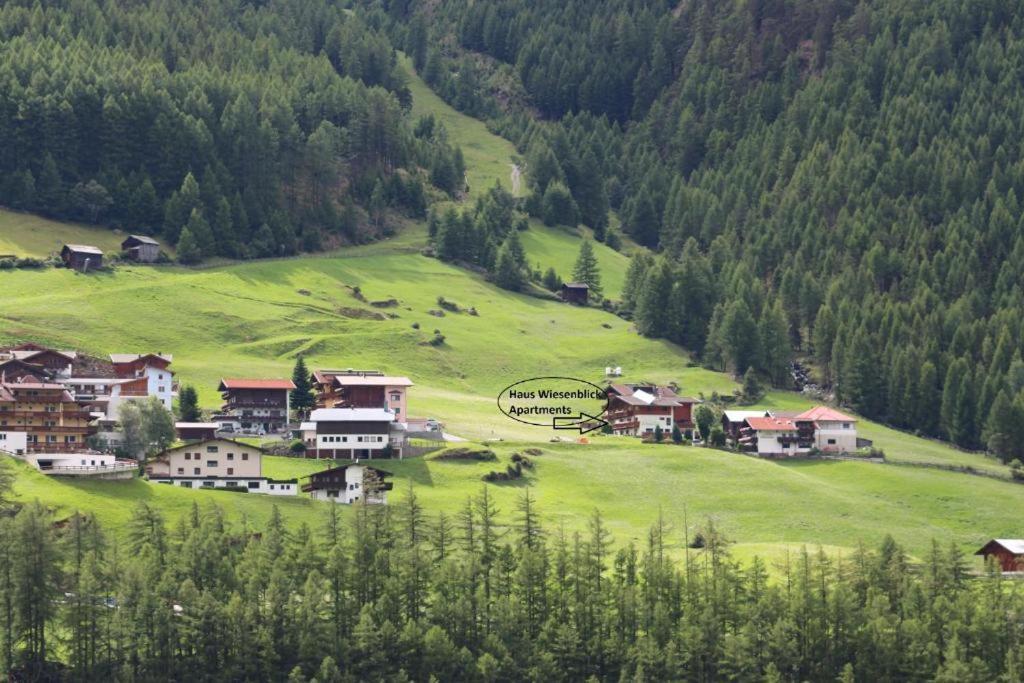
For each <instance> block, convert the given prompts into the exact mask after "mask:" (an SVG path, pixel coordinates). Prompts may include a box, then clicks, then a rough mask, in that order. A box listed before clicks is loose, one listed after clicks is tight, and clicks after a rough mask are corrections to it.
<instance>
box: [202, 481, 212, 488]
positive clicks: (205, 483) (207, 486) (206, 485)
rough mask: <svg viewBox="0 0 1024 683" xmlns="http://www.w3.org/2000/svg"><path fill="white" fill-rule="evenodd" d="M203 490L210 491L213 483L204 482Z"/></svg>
mask: <svg viewBox="0 0 1024 683" xmlns="http://www.w3.org/2000/svg"><path fill="white" fill-rule="evenodd" d="M203 488H204V489H212V488H213V482H212V481H204V482H203Z"/></svg>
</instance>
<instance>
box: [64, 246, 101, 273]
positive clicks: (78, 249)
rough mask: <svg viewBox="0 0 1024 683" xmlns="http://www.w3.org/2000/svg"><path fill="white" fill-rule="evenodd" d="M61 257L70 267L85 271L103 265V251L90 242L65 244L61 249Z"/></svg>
mask: <svg viewBox="0 0 1024 683" xmlns="http://www.w3.org/2000/svg"><path fill="white" fill-rule="evenodd" d="M60 258H61V260H62V261H64V265H66V266H67V267H68V268H74V269H75V270H80V271H82V272H83V273H84V272H86V271H89V270H95V269H96V268H102V267H103V252H102V251H101V250H100V249H99V247H93V246H90V245H88V244H65V245H64V248H63V249H61V250H60Z"/></svg>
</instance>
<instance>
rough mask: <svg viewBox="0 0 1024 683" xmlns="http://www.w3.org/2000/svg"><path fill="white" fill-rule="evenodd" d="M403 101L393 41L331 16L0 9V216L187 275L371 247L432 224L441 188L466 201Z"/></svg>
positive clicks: (32, 6)
mask: <svg viewBox="0 0 1024 683" xmlns="http://www.w3.org/2000/svg"><path fill="white" fill-rule="evenodd" d="M409 100H410V96H409V93H408V90H407V88H406V87H405V84H404V76H403V74H402V72H401V71H400V69H399V68H398V65H397V61H396V56H395V53H394V50H393V49H392V47H391V45H390V43H389V42H388V39H387V38H386V37H385V36H383V35H381V34H380V33H379V32H377V31H375V30H373V29H371V28H370V27H368V26H366V25H365V24H364V23H363V22H362V21H361V20H360V19H359V18H358V17H356V16H354V15H352V14H349V13H347V12H345V11H344V10H343V9H341V8H340V7H339V6H338V5H337V4H335V3H331V2H326V1H325V0H315V1H313V2H302V3H295V2H279V3H278V2H275V3H269V4H264V3H252V4H250V3H239V2H233V1H231V0H215V1H213V2H198V1H191V0H186V1H183V2H148V3H117V2H112V1H103V0H83V1H80V2H57V3H54V2H39V1H33V0H15V1H13V2H6V3H4V4H3V6H2V7H0V147H2V148H3V149H4V151H5V153H4V154H3V155H2V157H0V203H3V204H6V205H8V206H11V207H13V208H17V209H28V210H32V211H36V212H39V213H42V214H45V215H48V216H54V217H60V218H71V219H75V220H81V221H85V222H91V223H103V224H107V225H112V226H117V227H126V228H129V229H131V230H132V231H134V232H144V233H151V234H159V235H162V236H163V237H165V238H166V239H167V240H168V241H169V242H170V243H172V244H177V245H178V247H179V256H180V257H181V259H182V260H183V261H186V262H188V261H189V260H195V259H198V258H201V257H203V256H207V255H214V254H219V255H224V256H232V257H254V256H270V255H282V254H291V253H295V252H296V251H297V250H311V249H317V248H319V247H320V246H321V244H322V243H324V242H337V241H347V242H358V241H365V240H367V239H371V238H374V237H378V236H380V235H382V234H386V233H387V232H388V231H389V218H388V209H389V208H393V209H395V210H398V211H401V212H403V213H406V214H408V215H412V216H425V210H426V205H427V195H428V193H429V189H428V185H429V184H430V181H431V179H432V180H433V182H434V184H436V185H438V186H439V187H440V188H441V189H443V190H444V191H446V192H450V193H456V192H458V191H459V189H460V187H461V183H462V177H463V174H464V169H463V167H462V160H461V155H460V154H459V153H458V151H457V150H455V149H453V148H451V147H450V146H449V145H448V144H447V143H446V142H445V140H444V131H443V130H431V131H429V133H430V134H429V135H428V134H421V135H419V136H416V135H414V134H413V133H412V131H411V130H410V127H409V126H408V125H407V124H406V122H405V121H404V119H403V113H404V112H403V107H407V106H408V104H409ZM182 242H184V245H183V244H182Z"/></svg>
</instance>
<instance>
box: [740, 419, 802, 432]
mask: <svg viewBox="0 0 1024 683" xmlns="http://www.w3.org/2000/svg"><path fill="white" fill-rule="evenodd" d="M747 424H748V425H750V428H751V429H753V430H755V431H758V432H760V431H775V432H782V431H796V423H795V422H793V421H792V420H790V419H789V418H785V417H748V418H747Z"/></svg>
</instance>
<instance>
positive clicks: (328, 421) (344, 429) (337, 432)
mask: <svg viewBox="0 0 1024 683" xmlns="http://www.w3.org/2000/svg"><path fill="white" fill-rule="evenodd" d="M301 432H302V441H303V443H304V444H305V446H306V457H309V458H318V459H319V458H330V459H334V460H339V459H347V460H356V459H360V458H375V457H376V458H385V457H396V458H397V457H401V456H402V447H403V446H404V442H405V428H404V425H403V424H402V423H399V422H396V421H395V416H394V414H392V413H391V412H390V411H388V410H385V409H383V408H320V409H317V410H314V411H313V412H312V413H311V414H310V416H309V420H308V421H307V422H303V423H302V426H301Z"/></svg>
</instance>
